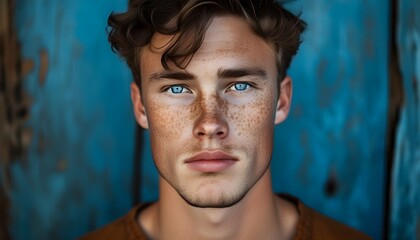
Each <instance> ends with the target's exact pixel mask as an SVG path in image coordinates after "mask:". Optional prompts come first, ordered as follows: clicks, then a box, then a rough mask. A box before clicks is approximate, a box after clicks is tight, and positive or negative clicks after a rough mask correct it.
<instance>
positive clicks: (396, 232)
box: [389, 0, 420, 239]
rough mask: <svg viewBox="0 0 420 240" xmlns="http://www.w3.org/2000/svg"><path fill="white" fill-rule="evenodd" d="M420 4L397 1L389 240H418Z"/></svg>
mask: <svg viewBox="0 0 420 240" xmlns="http://www.w3.org/2000/svg"><path fill="white" fill-rule="evenodd" d="M419 13H420V1H418V0H400V1H399V4H398V15H397V16H398V19H397V23H396V25H397V33H396V34H397V36H396V37H397V52H398V56H399V58H398V60H399V66H398V67H399V69H400V72H401V77H402V81H403V89H404V95H403V96H404V98H403V104H402V108H401V112H400V121H399V124H398V128H397V136H396V145H395V154H394V155H395V158H394V168H393V171H392V173H393V174H392V176H393V178H392V186H391V187H392V188H391V197H392V198H391V200H392V201H391V213H390V216H391V219H390V221H391V223H390V228H389V236H390V239H420V88H419V87H420V14H419Z"/></svg>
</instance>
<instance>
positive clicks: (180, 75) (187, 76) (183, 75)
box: [150, 71, 196, 80]
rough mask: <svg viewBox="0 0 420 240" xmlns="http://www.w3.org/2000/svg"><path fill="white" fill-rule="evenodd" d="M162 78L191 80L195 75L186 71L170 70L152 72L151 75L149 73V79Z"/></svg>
mask: <svg viewBox="0 0 420 240" xmlns="http://www.w3.org/2000/svg"><path fill="white" fill-rule="evenodd" d="M162 78H167V79H175V80H193V79H196V76H195V75H194V74H191V73H188V72H171V71H163V72H160V73H153V74H152V75H150V80H159V79H162Z"/></svg>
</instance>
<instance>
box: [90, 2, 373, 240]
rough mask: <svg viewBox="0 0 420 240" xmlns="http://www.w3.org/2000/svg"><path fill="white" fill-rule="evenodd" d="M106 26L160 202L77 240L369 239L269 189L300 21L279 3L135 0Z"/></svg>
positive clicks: (287, 105)
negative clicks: (145, 132)
mask: <svg viewBox="0 0 420 240" xmlns="http://www.w3.org/2000/svg"><path fill="white" fill-rule="evenodd" d="M109 24H110V27H111V31H110V34H109V40H110V42H111V44H112V46H113V48H114V50H116V51H117V52H118V53H119V54H121V55H122V56H123V57H124V58H125V59H126V61H127V63H128V65H129V66H130V68H131V69H132V72H133V74H134V77H135V83H133V84H132V85H131V97H132V101H133V107H134V114H135V117H136V120H137V122H138V123H139V124H140V126H142V127H143V128H146V129H149V131H150V140H151V146H152V153H153V159H154V162H155V165H156V167H157V169H158V171H159V175H160V178H159V186H160V189H159V190H160V191H159V193H160V198H159V200H158V201H157V202H155V203H152V204H148V205H141V206H138V207H136V208H134V209H133V210H132V211H131V212H130V213H129V214H128V215H127V216H125V217H123V218H121V219H120V220H117V221H116V222H114V223H111V224H110V225H108V226H106V227H104V228H102V229H100V230H97V231H95V232H93V233H91V234H89V235H87V236H85V237H84V239H229V240H232V239H241V240H243V239H261V240H262V239H367V237H366V236H365V235H363V234H362V233H359V232H357V231H355V230H352V229H350V228H348V227H346V226H344V225H342V224H339V223H337V222H335V221H333V220H331V219H329V218H327V217H325V216H323V215H321V214H319V213H317V212H315V211H314V210H312V209H310V208H308V207H306V206H305V205H303V204H302V203H301V202H300V201H299V200H297V199H296V198H293V197H291V196H285V195H276V194H274V193H273V190H272V185H271V178H270V174H271V173H270V161H271V154H272V148H273V134H274V125H275V124H279V123H281V122H283V121H284V120H285V119H286V117H287V115H288V113H289V109H290V104H291V97H292V81H291V79H290V77H288V76H287V75H286V71H287V68H288V67H289V65H290V61H291V59H292V57H293V56H294V55H295V54H296V52H297V49H298V47H299V44H300V35H301V33H302V32H303V30H304V28H305V23H304V22H303V21H302V20H300V19H299V18H298V17H296V16H294V15H292V14H291V13H290V12H288V11H286V10H285V9H284V8H283V7H282V6H281V5H280V4H278V3H276V1H275V0H206V1H200V0H139V1H134V2H132V3H131V5H130V7H129V10H128V11H127V12H126V13H123V14H113V15H111V16H110V19H109Z"/></svg>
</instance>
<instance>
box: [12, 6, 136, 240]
mask: <svg viewBox="0 0 420 240" xmlns="http://www.w3.org/2000/svg"><path fill="white" fill-rule="evenodd" d="M125 6H126V3H125V2H124V1H101V2H97V1H84V0H76V1H75V0H63V1H53V0H37V1H32V0H31V1H29V0H18V1H16V12H15V20H16V25H17V32H18V39H19V42H20V43H21V45H22V49H21V51H22V56H23V57H24V58H27V59H32V60H33V61H34V69H33V70H32V71H31V72H29V74H28V75H27V77H26V79H25V89H26V91H27V92H28V94H29V95H30V97H31V98H32V106H31V109H30V119H29V121H28V122H27V127H29V128H31V129H32V131H33V138H32V142H31V144H30V146H29V148H28V152H27V154H26V155H25V156H23V157H22V158H21V159H20V161H19V162H18V163H16V164H14V165H13V166H11V178H12V186H11V193H10V201H11V206H10V216H11V220H10V224H11V226H10V232H11V235H12V238H13V239H74V238H75V237H77V236H80V235H81V234H83V233H85V232H87V231H90V230H92V229H93V228H97V227H99V226H101V225H103V224H105V223H107V222H109V221H111V220H113V219H115V218H117V217H119V216H121V215H123V214H124V213H125V212H126V211H128V209H129V208H130V207H131V206H132V204H133V203H132V199H133V198H132V196H131V195H132V187H131V186H132V178H133V171H132V166H133V164H132V158H133V152H134V148H133V145H134V141H133V139H134V126H135V125H134V121H133V116H132V112H131V104H130V99H129V83H130V81H131V75H130V73H129V71H128V69H127V67H126V66H125V64H124V63H123V62H122V61H121V60H120V59H119V58H118V57H117V56H116V55H115V54H113V53H112V52H111V50H110V46H109V44H108V42H107V34H106V32H105V28H106V23H107V18H108V15H109V14H110V13H111V11H118V10H120V11H121V10H123V9H124V8H125Z"/></svg>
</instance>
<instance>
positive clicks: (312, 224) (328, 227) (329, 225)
mask: <svg viewBox="0 0 420 240" xmlns="http://www.w3.org/2000/svg"><path fill="white" fill-rule="evenodd" d="M281 197H283V198H285V199H287V200H289V201H290V202H293V203H294V204H295V205H296V207H297V210H298V212H299V220H298V225H297V229H296V234H295V238H294V239H295V240H306V239H308V240H309V239H311V240H328V239H343V240H347V239H348V240H350V239H352V240H353V239H360V240H365V239H366V240H368V239H371V238H370V237H368V236H367V235H366V234H364V233H362V232H360V231H358V230H356V229H353V228H351V227H349V226H346V225H344V224H342V223H340V222H338V221H336V220H334V219H332V218H329V217H327V216H325V215H323V214H321V213H319V212H317V211H316V210H314V209H312V208H310V207H308V206H306V205H305V204H304V203H303V202H301V201H300V200H299V199H297V198H295V197H293V196H290V195H281Z"/></svg>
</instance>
